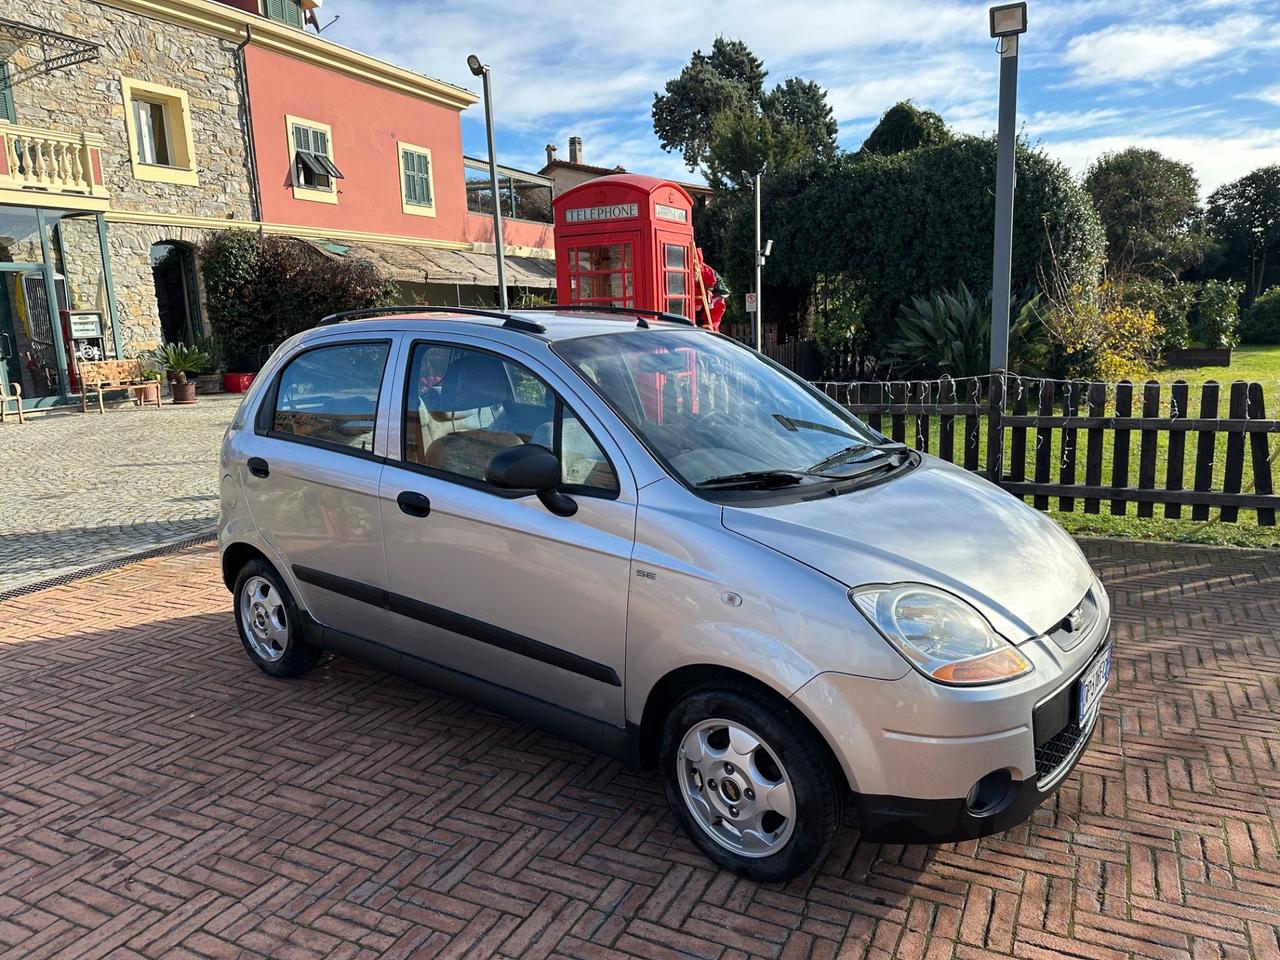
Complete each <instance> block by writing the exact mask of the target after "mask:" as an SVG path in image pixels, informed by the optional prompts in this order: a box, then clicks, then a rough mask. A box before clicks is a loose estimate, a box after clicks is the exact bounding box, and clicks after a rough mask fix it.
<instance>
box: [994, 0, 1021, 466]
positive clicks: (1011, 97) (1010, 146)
mask: <svg viewBox="0 0 1280 960" xmlns="http://www.w3.org/2000/svg"><path fill="white" fill-rule="evenodd" d="M990 18H991V36H992V37H995V38H997V39H998V40H999V41H1000V48H999V49H1000V118H999V125H998V127H997V131H996V223H995V249H994V256H993V258H992V268H991V377H992V379H991V395H990V408H989V410H988V416H987V478H988V479H989V480H993V481H997V480H999V479H1000V477H1001V474H1002V472H1003V469H1004V467H1003V464H1002V460H1003V454H1004V449H1003V444H1004V433H1003V430H1002V429H1001V423H1000V420H1001V414H1002V413H1003V411H1004V390H1003V387H1004V375H1005V372H1006V370H1007V368H1008V366H1009V287H1010V283H1011V278H1012V275H1013V190H1014V180H1015V177H1016V174H1015V171H1014V143H1015V133H1014V125H1015V123H1016V121H1017V102H1018V37H1019V36H1020V35H1021V34H1023V33H1025V32H1026V29H1027V5H1026V3H1025V2H1020V3H1006V4H1002V5H1000V6H996V7H992V8H991V10H990ZM997 381H998V382H997Z"/></svg>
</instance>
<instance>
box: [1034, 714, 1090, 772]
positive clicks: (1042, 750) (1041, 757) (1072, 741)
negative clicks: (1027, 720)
mask: <svg viewBox="0 0 1280 960" xmlns="http://www.w3.org/2000/svg"><path fill="white" fill-rule="evenodd" d="M1083 736H1084V731H1083V730H1081V729H1080V726H1079V724H1077V723H1075V722H1074V721H1073V722H1072V723H1069V724H1067V725H1066V726H1065V727H1063V728H1062V729H1061V730H1060V731H1058V733H1057V734H1055V735H1054V736H1053V737H1052V738H1050V739H1049V740H1047V741H1046V742H1045V743H1043V744H1041V745H1040V746H1038V747H1036V779H1037V780H1041V781H1043V780H1047V779H1049V777H1051V776H1053V773H1054V771H1056V770H1057V769H1058V768H1059V767H1060V766H1062V765H1063V764H1064V763H1065V762H1066V761H1067V758H1068V757H1070V756H1071V754H1073V753H1074V752H1075V749H1076V747H1078V746H1079V745H1080V739H1081V737H1083Z"/></svg>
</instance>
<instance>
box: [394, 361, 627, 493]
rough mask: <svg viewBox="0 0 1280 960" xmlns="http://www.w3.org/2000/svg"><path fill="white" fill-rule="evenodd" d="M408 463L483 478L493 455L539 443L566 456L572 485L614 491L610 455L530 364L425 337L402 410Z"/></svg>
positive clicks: (566, 477) (564, 474)
mask: <svg viewBox="0 0 1280 960" xmlns="http://www.w3.org/2000/svg"><path fill="white" fill-rule="evenodd" d="M403 434H404V450H403V458H404V460H405V462H406V463H412V464H417V465H419V466H422V467H429V468H431V469H432V470H438V471H440V472H442V473H445V474H450V475H452V476H454V477H457V478H459V479H462V480H465V481H469V482H471V483H483V482H484V479H485V471H486V468H487V467H488V465H489V461H490V460H491V459H492V458H493V457H494V455H495V454H497V453H500V452H501V451H502V450H505V449H507V448H508V447H516V446H519V445H521V444H524V443H536V444H539V445H541V446H544V447H546V448H547V449H548V450H551V451H552V452H554V453H555V454H556V455H557V456H558V457H559V458H560V466H561V479H562V481H563V483H564V484H565V486H566V487H567V488H570V489H577V490H582V491H583V492H599V493H616V492H617V490H618V479H617V475H616V474H615V473H614V470H613V467H612V465H611V464H610V463H609V459H608V457H606V456H605V454H604V452H603V451H602V450H601V449H600V446H599V444H597V443H596V441H595V439H594V438H593V437H592V436H591V434H590V433H589V432H588V431H587V429H586V427H585V426H583V424H582V422H581V421H580V420H579V419H578V417H577V416H576V415H575V414H574V413H573V412H572V411H571V410H570V409H569V408H568V407H567V406H565V404H564V403H563V401H562V400H561V399H560V397H559V396H558V395H557V394H556V392H555V391H554V390H552V389H551V388H550V387H549V386H547V384H546V382H545V381H544V380H542V378H540V377H538V376H537V375H535V374H534V373H533V372H532V371H530V370H528V369H527V368H525V367H523V366H521V365H520V364H518V363H513V362H511V361H509V360H504V359H503V358H501V357H498V356H495V355H493V354H491V353H484V352H482V351H479V350H470V349H467V348H465V347H454V346H449V345H446V344H434V343H419V344H417V345H416V346H415V347H414V351H413V356H412V358H411V360H410V366H409V378H408V389H407V391H406V396H405V410H404V431H403Z"/></svg>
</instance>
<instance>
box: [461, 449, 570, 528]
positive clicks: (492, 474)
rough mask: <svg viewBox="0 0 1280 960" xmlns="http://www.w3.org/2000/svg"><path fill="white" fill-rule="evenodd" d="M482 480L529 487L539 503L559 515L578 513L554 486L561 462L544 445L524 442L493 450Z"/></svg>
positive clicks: (509, 486) (507, 487) (510, 487)
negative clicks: (500, 449)
mask: <svg viewBox="0 0 1280 960" xmlns="http://www.w3.org/2000/svg"><path fill="white" fill-rule="evenodd" d="M484 476H485V479H486V480H488V481H489V482H490V483H492V484H493V485H494V486H495V487H501V488H502V489H504V490H532V491H534V492H535V493H536V494H537V495H538V499H539V500H541V501H542V505H543V506H544V507H546V508H547V509H548V510H550V511H551V512H552V513H554V514H556V515H557V516H561V517H571V516H573V515H574V514H575V513H577V512H578V504H577V503H576V502H575V501H574V500H573V499H572V498H570V497H566V496H565V495H564V494H563V493H561V492H560V491H559V490H557V489H556V488H557V487H559V486H560V461H559V459H557V458H556V455H555V454H554V453H552V452H551V451H550V450H548V449H547V448H546V447H542V446H539V445H538V444H536V443H524V444H521V445H520V446H518V447H508V448H507V449H506V450H502V451H500V452H498V453H495V454H494V455H493V457H492V459H490V460H489V466H488V467H486V468H485V472H484Z"/></svg>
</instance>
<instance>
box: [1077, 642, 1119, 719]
mask: <svg viewBox="0 0 1280 960" xmlns="http://www.w3.org/2000/svg"><path fill="white" fill-rule="evenodd" d="M1110 677H1111V647H1109V646H1108V647H1107V649H1106V650H1104V651H1103V652H1102V655H1101V656H1099V657H1098V659H1097V660H1095V661H1093V663H1092V664H1091V665H1090V666H1089V668H1088V669H1087V670H1085V672H1084V675H1083V676H1081V677H1080V680H1079V686H1080V695H1079V697H1078V698H1077V700H1076V703H1078V704H1079V705H1080V712H1079V714H1078V715H1077V717H1076V723H1078V724H1079V726H1080V727H1081V728H1082V729H1083V728H1084V727H1085V726H1087V725H1088V722H1089V720H1090V719H1091V718H1092V717H1093V715H1094V713H1095V712H1096V711H1097V709H1098V702H1099V701H1100V700H1101V699H1102V691H1104V690H1106V689H1107V680H1108V679H1110Z"/></svg>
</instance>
